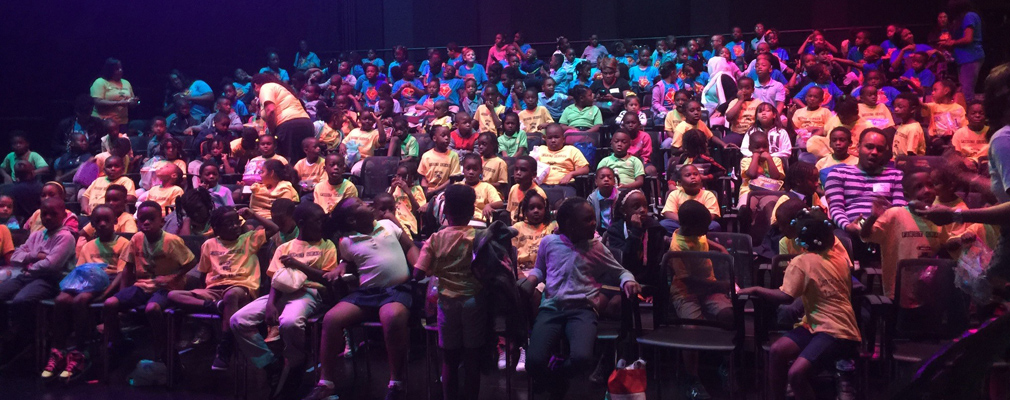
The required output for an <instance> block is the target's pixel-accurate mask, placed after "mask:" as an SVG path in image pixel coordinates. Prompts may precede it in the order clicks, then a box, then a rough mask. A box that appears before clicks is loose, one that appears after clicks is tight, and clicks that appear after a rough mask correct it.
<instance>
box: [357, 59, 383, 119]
mask: <svg viewBox="0 0 1010 400" xmlns="http://www.w3.org/2000/svg"><path fill="white" fill-rule="evenodd" d="M379 83H381V82H379V68H378V67H376V66H375V65H373V64H365V79H360V78H359V79H358V81H357V82H355V83H354V91H356V92H358V93H359V95H360V96H361V98H363V99H364V101H365V107H369V108H371V107H375V103H376V102H377V101H379V92H378V91H377V90H375V87H376V86H378V85H379Z"/></svg>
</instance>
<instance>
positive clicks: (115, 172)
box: [81, 156, 137, 215]
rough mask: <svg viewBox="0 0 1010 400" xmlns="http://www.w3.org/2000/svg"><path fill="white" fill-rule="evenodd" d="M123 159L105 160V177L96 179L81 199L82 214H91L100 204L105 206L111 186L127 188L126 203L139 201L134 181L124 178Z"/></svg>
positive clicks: (113, 157) (112, 158)
mask: <svg viewBox="0 0 1010 400" xmlns="http://www.w3.org/2000/svg"><path fill="white" fill-rule="evenodd" d="M123 174H124V169H123V159H122V158H120V157H119V156H111V157H109V158H108V159H106V160H105V176H103V177H101V178H98V179H95V181H94V182H92V183H91V186H88V189H87V190H85V191H84V194H83V195H82V197H81V213H82V214H84V215H89V214H91V209H92V208H93V207H94V206H97V205H99V204H105V192H106V191H107V190H108V189H109V186H111V185H121V186H123V187H124V188H126V201H127V202H129V203H133V202H135V201H137V195H136V193H135V189H134V185H133V180H132V179H130V178H127V177H126V176H123Z"/></svg>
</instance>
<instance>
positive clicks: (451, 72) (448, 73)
mask: <svg viewBox="0 0 1010 400" xmlns="http://www.w3.org/2000/svg"><path fill="white" fill-rule="evenodd" d="M442 76H444V77H445V79H446V80H449V79H456V67H453V66H451V65H446V66H445V67H444V68H442Z"/></svg>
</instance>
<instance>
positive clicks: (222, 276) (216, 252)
mask: <svg viewBox="0 0 1010 400" xmlns="http://www.w3.org/2000/svg"><path fill="white" fill-rule="evenodd" d="M239 216H242V217H244V218H246V219H253V220H256V222H258V223H259V226H260V227H259V228H257V229H254V230H249V231H247V232H244V233H243V226H242V222H241V221H240V220H239ZM210 225H211V228H212V229H214V234H215V236H214V237H213V238H211V239H210V240H207V241H205V242H203V245H202V246H201V247H200V262H199V267H198V268H197V269H198V270H199V271H200V272H201V273H203V274H206V277H205V278H204V282H205V288H203V289H194V290H173V291H171V292H169V293H168V300H169V301H171V302H172V303H174V304H176V305H178V306H180V307H182V308H183V309H185V310H189V311H192V312H201V311H202V312H206V313H209V314H221V325H222V326H221V332H223V336H222V337H221V340H220V342H219V343H218V346H217V352H216V354H215V355H214V361H213V362H212V363H211V366H210V368H211V369H212V370H214V371H226V370H227V369H228V364H229V362H230V361H231V354H232V347H233V346H234V341H235V337H234V335H232V333H231V325H230V324H229V321H230V320H231V317H232V315H234V314H235V312H236V311H238V310H239V309H241V308H242V307H243V306H245V305H246V304H248V303H249V302H250V301H252V299H254V298H256V291H257V290H258V289H259V286H260V263H259V257H257V256H256V253H257V252H259V249H260V247H262V246H263V245H264V244H266V242H267V238H269V237H270V236H273V234H274V233H275V232H277V225H275V224H274V223H273V222H271V221H270V220H269V219H266V218H263V217H260V216H259V215H256V214H255V213H253V212H250V211H249V209H248V208H243V209H241V210H238V211H237V212H236V211H235V210H234V209H233V208H231V207H219V208H216V209H214V211H212V212H211V214H210Z"/></svg>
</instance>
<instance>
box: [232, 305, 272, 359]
mask: <svg viewBox="0 0 1010 400" xmlns="http://www.w3.org/2000/svg"><path fill="white" fill-rule="evenodd" d="M268 301H270V300H269V296H261V297H260V298H258V299H256V300H253V301H252V302H250V303H249V304H247V305H246V306H245V307H242V308H241V309H239V310H238V311H236V312H235V314H234V315H232V316H231V318H230V319H228V322H229V324H228V325H229V328H230V331H231V332H232V334H233V335H235V339H236V341H237V343H238V347H239V349H240V350H242V353H244V354H245V355H246V357H249V359H250V360H251V361H252V363H253V365H255V366H256V368H260V369H262V368H263V367H266V366H267V365H270V364H271V363H272V362H273V361H274V354H273V352H271V351H270V349H269V348H268V347H267V344H266V342H264V341H263V335H262V334H260V331H259V327H258V326H259V324H262V323H263V320H264V318H265V315H266V307H267V302H268Z"/></svg>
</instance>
